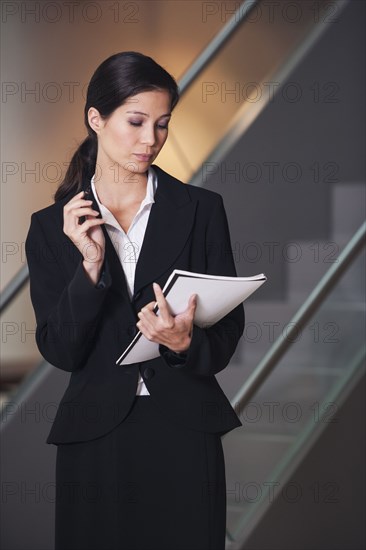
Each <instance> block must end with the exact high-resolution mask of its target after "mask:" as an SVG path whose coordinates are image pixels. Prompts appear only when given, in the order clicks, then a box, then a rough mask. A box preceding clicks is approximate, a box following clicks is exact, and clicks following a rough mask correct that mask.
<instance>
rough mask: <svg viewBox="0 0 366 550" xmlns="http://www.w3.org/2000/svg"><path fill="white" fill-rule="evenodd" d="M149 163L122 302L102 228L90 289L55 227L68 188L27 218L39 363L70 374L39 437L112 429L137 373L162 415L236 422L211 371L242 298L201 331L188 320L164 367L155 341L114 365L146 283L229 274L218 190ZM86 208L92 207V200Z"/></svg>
mask: <svg viewBox="0 0 366 550" xmlns="http://www.w3.org/2000/svg"><path fill="white" fill-rule="evenodd" d="M153 168H154V170H155V171H156V173H157V176H158V187H157V191H156V193H155V203H154V204H153V206H152V209H151V212H150V216H149V220H148V225H147V228H146V233H145V238H144V242H143V246H142V249H141V251H140V256H139V259H138V262H137V266H136V274H135V286H134V296H133V297H132V299H130V297H129V295H128V292H127V286H126V280H125V276H124V272H123V269H122V266H121V264H120V261H119V259H118V256H117V254H116V251H115V249H114V247H113V244H112V242H111V240H110V238H109V236H108V233H107V231H106V229H105V227H104V226H102V227H103V231H104V233H105V239H106V254H105V263H104V276H103V279H102V285H99V288H97V287H96V286H94V285H93V284H92V283H91V282H90V280H89V279H88V277H87V276H86V274H85V272H84V269H83V266H82V255H81V254H80V252H79V251H78V249H77V248H76V247H75V246H74V245H73V244H72V242H71V240H70V239H69V238H68V237H67V236H66V235H65V234H64V232H63V207H64V205H65V204H66V203H67V202H68V201H69V200H70V199H71V198H72V196H73V195H74V194H75V193H70V194H69V195H68V196H67V197H65V198H64V199H63V200H61V201H59V202H57V203H55V204H53V205H51V206H49V207H47V208H44V209H43V210H40V211H38V212H36V213H34V214H33V215H32V219H31V226H30V229H29V233H28V236H27V240H26V255H27V260H28V266H29V273H30V292H31V299H32V303H33V307H34V310H35V315H36V321H37V330H36V340H37V345H38V348H39V350H40V352H41V354H42V355H43V357H44V358H45V359H46V360H47V361H48V362H49V363H51V364H52V365H55V366H56V367H58V368H60V369H63V370H66V371H70V372H71V377H70V382H69V385H68V387H67V389H66V391H65V394H64V396H63V398H62V400H61V403H60V405H59V408H58V411H57V414H56V418H55V420H54V423H53V426H52V429H51V432H50V434H49V437H48V439H47V442H48V443H55V444H58V443H69V442H76V441H86V440H90V439H93V438H96V437H99V436H102V435H103V434H105V433H107V432H108V431H110V430H112V429H113V428H114V426H116V425H117V424H118V423H119V422H121V421H123V419H124V418H125V417H126V415H127V414H128V411H129V410H130V408H131V405H132V403H133V401H134V398H135V394H136V387H137V380H138V371H140V372H141V374H142V376H143V379H144V382H145V384H146V386H147V388H148V390H149V392H150V394H151V398H152V399H154V402H155V403H156V405H157V406H158V407H159V408H160V409H161V411H162V412H163V413H164V414H165V415H168V416H169V417H170V418H171V420H172V421H174V422H177V423H180V424H181V425H184V426H186V427H188V428H190V429H193V430H200V431H207V432H211V433H225V432H227V431H229V430H232V429H233V428H235V427H237V426H239V425H240V424H241V423H240V421H239V419H238V417H237V415H236V414H235V412H234V410H233V409H232V407H231V406H230V403H229V401H228V400H227V398H226V396H225V395H224V393H223V391H222V390H221V388H220V386H219V384H218V382H217V381H216V378H215V376H214V375H215V373H217V372H219V371H221V370H222V369H224V368H225V367H226V365H227V364H228V363H229V361H230V358H231V356H232V355H233V353H234V351H235V348H236V346H237V343H238V340H239V338H240V337H241V335H242V333H243V329H244V310H243V306H242V305H240V306H238V307H237V308H235V309H234V310H233V311H232V312H231V313H229V314H228V315H226V317H224V318H223V319H222V320H221V321H219V322H218V323H216V324H215V325H213V326H212V327H210V328H199V327H197V326H196V325H194V328H193V335H192V341H191V345H190V348H189V350H188V353H187V357H186V360H185V362H184V363H183V364H182V365H178V366H174V363H173V362H172V361H171V356H170V354H169V351H167V349H166V348H164V347H163V346H160V356H159V357H158V358H155V359H153V360H151V361H144V362H142V363H139V364H132V365H129V366H117V365H116V360H117V359H118V357H119V356H120V354H121V353H122V351H123V350H124V349H125V347H126V346H127V345H128V344H129V343H130V341H131V339H132V338H133V336H134V335H135V333H136V331H137V328H136V322H137V321H138V317H137V313H138V312H139V311H140V309H141V308H142V307H143V306H144V305H145V304H147V303H148V302H150V301H152V300H154V299H155V298H154V293H153V288H152V283H153V282H154V281H156V282H158V283H159V284H160V285H161V286H162V287H163V285H164V283H165V282H166V280H167V278H168V277H169V275H170V273H171V272H172V270H173V269H175V268H177V269H184V270H190V271H196V272H201V273H211V274H216V275H236V271H235V266H234V262H233V257H232V252H231V244H230V236H229V230H228V224H227V219H226V214H225V210H224V206H223V201H222V198H221V196H220V195H219V194H217V193H214V192H212V191H208V190H205V189H202V188H198V187H194V186H191V185H188V184H183V183H182V182H180V181H178V180H176V179H175V178H173V177H172V176H170V175H169V174H167V173H166V172H164V171H163V170H161V169H160V168H158V167H157V166H154V167H153ZM87 187H90V182H89V180H88V179H86V180H85V181H84V183H83V188H84V189H86V188H87ZM92 198H93V197H92ZM93 207H94V208H95V209H97V208H98V207H97V203H96V202H95V200H94V205H93Z"/></svg>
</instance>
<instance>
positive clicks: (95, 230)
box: [63, 191, 105, 284]
mask: <svg viewBox="0 0 366 550" xmlns="http://www.w3.org/2000/svg"><path fill="white" fill-rule="evenodd" d="M83 196H84V191H80V193H78V194H77V195H75V196H74V197H73V198H72V199H71V200H70V201H69V202H68V203H67V204H65V206H64V227H63V230H64V233H65V234H66V235H67V236H68V237H69V239H71V241H72V242H73V244H74V245H75V246H76V248H77V249H78V250H79V251H80V252H81V254H82V256H83V258H84V261H83V266H84V269H85V271H86V273H87V274H88V275H89V278H90V279H91V281H92V282H93V283H94V284H96V283H97V282H98V280H99V277H100V272H101V268H102V265H103V261H104V254H105V238H104V233H103V230H102V228H101V225H102V224H103V223H104V220H103V219H102V218H97V216H98V215H99V212H98V211H97V210H93V208H92V206H91V205H92V203H93V201H91V200H86V199H84V198H83ZM82 216H85V221H84V222H83V223H81V224H80V223H79V218H80V217H82Z"/></svg>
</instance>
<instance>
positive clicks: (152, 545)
mask: <svg viewBox="0 0 366 550" xmlns="http://www.w3.org/2000/svg"><path fill="white" fill-rule="evenodd" d="M56 487H57V491H56V546H55V548H56V550H224V548H225V524H226V490H225V467H224V457H223V451H222V444H221V437H220V435H218V434H208V433H204V432H198V431H193V430H189V429H187V428H184V427H182V426H179V425H178V424H177V423H175V422H174V421H173V420H172V419H170V418H166V417H165V416H164V415H163V414H162V412H161V411H160V410H159V409H158V407H157V406H156V405H155V404H154V401H153V398H152V397H150V396H141V397H136V400H135V403H134V406H133V408H132V409H131V411H130V413H129V415H128V417H127V418H126V419H125V420H124V421H123V422H121V423H120V424H119V425H118V426H117V427H116V428H115V429H114V430H112V431H111V432H109V433H108V434H106V435H105V436H103V437H101V438H98V439H94V440H92V441H86V442H81V443H71V444H62V445H58V448H57V462H56Z"/></svg>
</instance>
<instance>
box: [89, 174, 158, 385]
mask: <svg viewBox="0 0 366 550" xmlns="http://www.w3.org/2000/svg"><path fill="white" fill-rule="evenodd" d="M94 177H95V174H94V176H93V177H92V179H91V188H92V191H93V194H94V197H95V200H96V201H97V203H98V206H99V208H100V212H101V214H102V218H103V219H104V220H105V223H104V225H105V228H106V230H107V233H108V235H109V237H110V239H111V241H112V243H113V246H114V248H115V250H116V252H117V255H118V257H119V259H120V262H121V265H122V268H123V271H124V273H125V276H126V282H127V289H128V292H129V295H130V298H132V296H133V292H134V281H135V271H136V264H137V260H138V258H139V255H140V251H141V247H142V243H143V240H144V236H145V231H146V227H147V222H148V220H149V215H150V211H151V207H152V205H153V204H154V202H155V200H154V194H155V192H156V188H157V185H158V178H157V176H156V174H155V172H154V170H153V169H152V168H149V171H148V178H147V186H146V195H145V198H144V199H143V201H142V202H141V204H140V208H139V209H138V211H137V213H136V214H135V217H134V218H133V220H132V223H131V225H130V227H129V229H128V231H127V233H125V232H124V230H123V229H122V227H121V226H120V225H119V223H118V221H117V220H116V218H115V217H114V216H113V214H112V212H110V210H108V208H106V207H105V206H104V205H103V204H102V203H101V202H100V200H99V197H98V195H97V192H96V189H95V185H94ZM122 368H123V367H122ZM136 395H150V394H149V391H148V389H147V387H146V386H145V383H144V381H143V379H142V377H141V374H140V375H139V381H138V386H137V391H136Z"/></svg>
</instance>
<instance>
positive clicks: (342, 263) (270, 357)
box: [231, 222, 366, 410]
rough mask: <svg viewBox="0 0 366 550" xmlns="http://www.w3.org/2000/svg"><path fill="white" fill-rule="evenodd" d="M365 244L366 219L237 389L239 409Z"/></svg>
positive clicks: (237, 406)
mask: <svg viewBox="0 0 366 550" xmlns="http://www.w3.org/2000/svg"><path fill="white" fill-rule="evenodd" d="M365 244H366V222H364V223H363V224H362V225H361V226H360V227H359V229H358V230H357V231H356V233H355V234H354V235H353V237H352V238H351V239H350V240H349V241H348V243H347V244H346V246H345V247H344V249H343V250H342V252H341V253H340V255H339V256H338V259H337V260H336V262H335V263H334V264H333V265H332V266H331V267H330V268H329V269H328V271H327V272H326V273H325V274H324V275H323V277H322V278H321V279H320V281H319V282H318V284H317V285H316V286H315V288H314V289H313V290H312V292H311V293H310V294H309V296H308V297H307V299H306V300H305V302H304V303H303V304H302V305H301V307H300V308H299V309H298V311H297V312H296V313H295V315H294V316H293V317H292V319H291V321H290V322H289V324H288V328H287V330H286V336H285V337H284V336H283V335H280V336H279V337H278V338H277V340H276V341H275V342H274V344H273V345H272V346H271V348H270V349H269V350H268V352H267V353H266V355H265V356H264V357H263V359H262V360H261V361H260V363H259V364H258V366H257V367H256V368H255V370H254V371H253V372H252V374H251V375H250V376H249V378H248V379H247V381H246V382H245V383H244V384H243V386H242V387H241V388H240V390H239V391H238V392H237V394H236V395H235V397H234V398H233V400H232V402H231V404H232V406H233V407H235V408H236V409H237V410H242V409H243V408H244V407H245V405H247V403H248V402H249V400H250V399H251V398H252V397H253V395H254V394H255V393H256V392H257V391H258V389H259V388H260V386H261V385H262V383H263V382H264V380H265V379H266V378H267V376H268V375H269V374H270V373H271V372H272V370H273V368H274V367H275V366H276V365H277V363H278V361H279V360H280V359H281V357H282V356H283V355H284V354H285V353H286V351H287V350H288V348H289V347H290V346H291V345H292V344H294V343H296V339H297V337H298V335H299V331H301V330H302V329H303V328H304V326H305V325H306V324H307V322H308V321H309V319H310V318H311V317H312V316H313V315H314V313H315V312H316V310H317V309H318V308H319V307H320V305H321V304H322V303H323V301H324V299H325V298H326V296H327V295H328V294H329V292H330V291H331V290H332V289H333V288H334V286H335V285H336V284H337V282H338V280H339V279H340V278H341V276H342V275H343V273H344V272H345V271H346V270H347V269H348V267H349V266H350V264H351V263H352V261H353V260H354V259H355V258H356V256H357V255H358V254H359V253H360V252H361V250H362V248H363V247H364V246H365Z"/></svg>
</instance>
